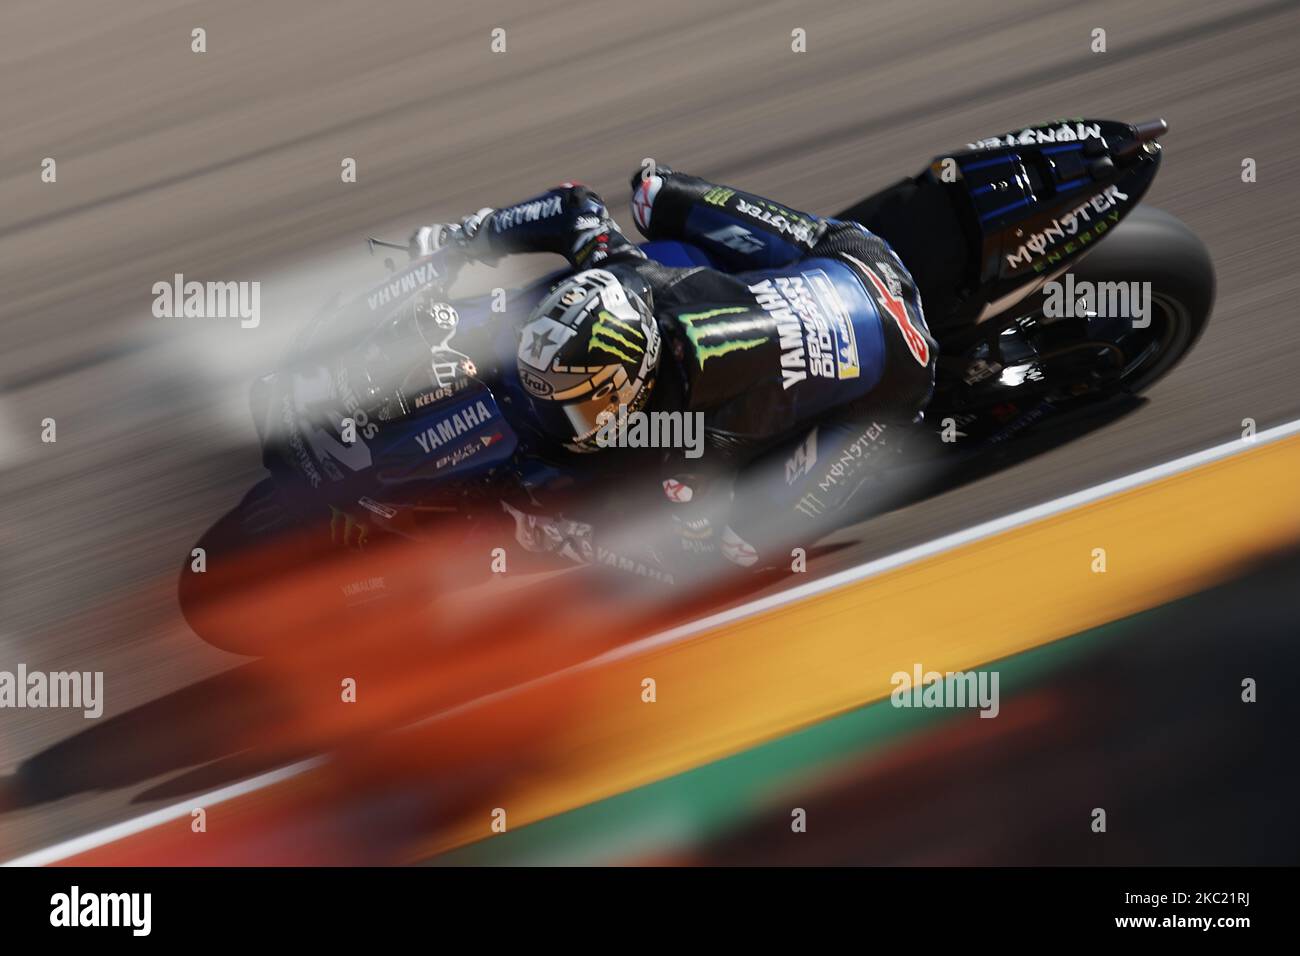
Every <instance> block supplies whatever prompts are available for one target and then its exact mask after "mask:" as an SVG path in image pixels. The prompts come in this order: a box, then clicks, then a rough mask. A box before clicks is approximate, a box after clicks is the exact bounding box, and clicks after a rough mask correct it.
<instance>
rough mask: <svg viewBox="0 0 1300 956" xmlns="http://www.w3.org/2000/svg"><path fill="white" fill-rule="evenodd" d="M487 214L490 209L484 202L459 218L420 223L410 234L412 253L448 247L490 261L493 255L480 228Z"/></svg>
mask: <svg viewBox="0 0 1300 956" xmlns="http://www.w3.org/2000/svg"><path fill="white" fill-rule="evenodd" d="M490 215H492V209H491V208H489V207H486V206H485V207H484V208H482V209H480V210H479V211H478V212H476V213H473V214H472V215H469V216H466V217H465V218H463V219H462V220H461V221H460V222H437V223H434V224H433V225H431V226H421V227H420V228H419V229H417V230H415V232H414V233H412V234H411V242H410V247H411V255H412V257H419V256H429V255H433V253H435V252H438V251H440V250H442V249H447V248H451V249H453V250H455V251H456V252H458V253H460V254H461V255H462V256H464V257H465V258H466V259H476V260H479V261H482V262H488V261H492V260H493V259H495V257H494V256H493V255H492V253H491V252H490V250H489V249H488V245H487V236H486V234H485V233H483V232H482V229H481V227H482V225H483V223H484V222H485V221H486V220H487V217H488V216H490Z"/></svg>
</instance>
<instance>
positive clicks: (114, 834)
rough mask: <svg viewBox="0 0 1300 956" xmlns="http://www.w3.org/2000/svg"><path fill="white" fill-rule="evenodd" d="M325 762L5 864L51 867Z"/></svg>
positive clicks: (253, 780) (293, 767) (307, 763)
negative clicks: (199, 808) (196, 809)
mask: <svg viewBox="0 0 1300 956" xmlns="http://www.w3.org/2000/svg"><path fill="white" fill-rule="evenodd" d="M324 762H325V761H324V760H323V759H322V758H321V757H312V758H310V759H308V760H300V761H298V762H297V763H295V764H290V765H289V766H287V767H281V768H279V769H278V770H270V771H268V772H266V773H263V774H258V775H257V776H256V777H249V778H248V779H247V780H241V781H239V783H232V784H230V785H229V786H226V787H222V788H220V789H219V790H213V791H212V792H211V793H203V794H199V795H197V796H194V797H191V798H190V799H188V800H186V801H185V802H184V803H175V804H172V805H171V806H170V807H163V808H162V809H161V810H154V811H152V812H151V813H146V814H144V815H143V816H139V817H133V818H131V819H130V820H123V821H122V822H121V823H114V824H113V825H111V826H107V827H104V828H103V829H102V830H96V831H94V832H93V833H87V834H85V835H84V836H79V837H73V838H72V839H71V840H64V841H63V842H62V843H56V844H54V846H50V847H46V848H45V849H44V850H37V851H36V852H34V853H28V854H27V855H26V856H20V857H18V858H17V859H14V860H10V861H9V862H8V863H5V864H4V866H48V865H49V864H51V863H57V862H58V861H59V860H64V859H67V858H68V857H72V856H77V855H79V854H81V853H85V852H87V851H89V850H94V849H97V848H99V847H101V846H105V845H107V844H109V843H116V842H117V841H118V840H123V839H125V838H126V837H129V836H134V835H135V834H137V833H141V832H143V831H145V830H148V829H151V828H153V827H156V826H160V825H162V824H164V823H170V822H172V821H173V820H179V819H181V818H182V817H188V816H189V815H190V814H191V813H192V812H193V811H194V808H195V807H203V808H204V809H206V808H208V807H211V806H214V805H215V804H218V803H224V802H225V801H227V800H233V799H235V798H236V797H242V796H244V795H245V794H248V793H253V792H254V791H257V790H263V789H265V788H266V787H270V786H273V785H275V784H277V783H282V782H284V781H285V780H288V779H290V778H291V777H296V776H298V775H299V774H300V773H305V772H306V771H308V770H311V769H313V768H315V767H318V766H320V765H321V764H323V763H324Z"/></svg>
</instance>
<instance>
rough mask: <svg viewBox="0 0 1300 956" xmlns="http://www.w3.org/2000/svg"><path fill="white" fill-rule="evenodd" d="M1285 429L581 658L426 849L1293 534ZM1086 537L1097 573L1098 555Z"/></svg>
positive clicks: (751, 736) (712, 752) (1187, 579)
mask: <svg viewBox="0 0 1300 956" xmlns="http://www.w3.org/2000/svg"><path fill="white" fill-rule="evenodd" d="M1294 432H1295V429H1292V430H1291V431H1290V432H1288V433H1287V435H1286V437H1282V438H1279V439H1277V440H1273V441H1270V442H1267V443H1264V444H1261V445H1259V446H1257V447H1249V446H1243V447H1241V448H1239V449H1237V450H1236V451H1235V453H1233V454H1230V455H1226V456H1220V457H1217V458H1216V457H1215V456H1214V455H1212V454H1211V453H1204V454H1205V455H1206V456H1207V459H1208V460H1206V461H1205V463H1202V464H1198V465H1196V466H1195V467H1191V468H1190V469H1187V470H1174V471H1173V473H1170V474H1167V475H1165V476H1163V477H1157V478H1155V479H1154V480H1151V481H1149V482H1143V483H1137V484H1134V485H1133V486H1132V487H1127V488H1124V489H1123V490H1119V491H1117V492H1115V493H1113V494H1108V495H1105V496H1101V497H1098V498H1096V499H1095V500H1089V501H1087V502H1086V503H1083V504H1080V505H1078V506H1075V507H1069V508H1068V509H1066V510H1061V511H1059V512H1057V513H1052V514H1050V515H1048V516H1045V517H1042V518H1040V519H1038V520H1032V521H1029V522H1027V523H1022V524H1019V525H1017V526H1013V527H1009V528H1008V529H1006V530H1003V531H1000V532H998V533H995V534H992V535H990V536H987V537H977V538H976V539H975V540H971V541H969V542H968V543H965V544H961V545H959V546H957V547H955V548H952V549H949V550H945V551H942V553H939V554H936V555H934V556H932V557H929V558H922V559H919V560H916V561H914V562H911V563H906V564H903V565H902V566H899V567H896V568H894V569H892V570H888V571H885V572H884V573H881V574H878V575H875V576H870V577H866V578H864V579H861V580H858V581H856V582H852V583H848V584H844V585H841V586H839V587H835V588H833V589H830V590H823V591H820V592H819V593H816V594H813V595H812V596H809V597H807V598H805V599H803V600H801V601H798V602H795V603H783V604H778V605H777V606H774V607H770V608H768V609H766V610H762V611H761V612H759V613H757V614H753V615H750V616H747V617H743V618H741V619H738V620H731V621H724V622H722V623H719V624H717V625H716V626H714V627H711V628H709V629H706V630H703V631H702V632H700V633H697V634H692V635H689V636H686V637H683V638H680V639H677V640H673V641H670V642H665V643H662V644H659V645H654V644H652V645H651V646H650V647H648V648H644V649H643V650H641V651H640V652H638V653H633V654H629V655H614V656H613V657H612V658H611V659H607V660H605V661H604V662H602V663H600V664H599V665H598V666H597V667H596V669H595V671H594V672H591V673H588V675H587V677H588V683H587V684H585V685H584V686H583V688H582V691H581V692H582V693H584V694H586V695H588V696H586V697H585V698H584V704H583V707H582V708H581V711H582V713H583V714H585V715H586V716H587V717H588V718H589V719H588V720H587V721H585V722H574V723H573V724H572V725H571V726H568V727H567V728H566V729H564V730H563V731H562V732H561V733H560V734H558V735H557V736H554V737H552V738H550V739H549V741H548V745H547V746H546V749H545V752H544V754H542V755H540V756H539V757H538V758H537V759H534V760H532V761H530V764H531V765H532V768H533V769H532V770H531V771H530V775H529V777H528V779H527V780H526V781H525V782H523V783H521V784H520V785H519V786H518V787H517V788H516V789H515V790H514V791H513V792H511V793H508V794H502V793H497V794H495V795H494V798H493V800H494V802H492V803H491V804H490V806H486V807H484V809H483V812H482V814H475V815H473V819H470V820H466V821H465V823H464V825H460V826H454V827H452V828H450V829H449V830H448V831H447V832H445V833H443V834H441V835H440V836H439V837H438V838H437V839H435V840H434V841H433V842H432V843H430V844H429V845H427V846H426V847H425V848H424V849H425V850H426V851H427V852H428V854H430V855H432V854H434V853H437V852H442V851H445V850H447V849H451V848H453V847H455V846H459V845H463V844H465V843H468V842H472V841H474V840H477V839H481V838H483V837H485V836H488V835H489V834H488V833H486V832H485V825H484V821H485V820H487V819H488V814H489V813H490V810H491V807H495V806H500V807H502V808H506V809H507V810H508V814H509V821H510V824H511V826H512V828H513V827H515V826H518V825H521V824H525V823H529V822H533V821H536V820H541V819H544V818H546V817H550V816H554V815H556V814H558V813H562V812H564V811H566V810H570V809H574V808H576V807H579V806H583V805H585V804H588V803H592V802H594V801H597V800H601V799H604V798H606V797H610V796H613V795H615V794H618V793H621V792H624V791H627V790H630V789H633V788H635V787H638V786H643V785H645V784H648V783H652V782H654V781H656V780H660V779H662V778H664V777H667V776H671V775H675V774H678V773H682V772H684V771H686V770H689V769H691V768H693V767H697V766H700V765H702V764H705V763H709V762H712V761H714V760H718V759H720V758H722V757H725V756H728V755H731V754H734V753H737V752H739V751H742V750H745V749H748V748H750V747H753V746H755V745H757V744H760V743H762V742H763V741H765V740H770V739H772V738H775V737H778V736H783V735H786V734H789V733H791V732H792V731H795V730H797V729H799V728H801V727H804V726H806V725H808V724H811V723H813V722H815V721H820V720H824V719H826V718H828V717H831V716H833V715H835V714H838V713H842V712H844V711H847V710H850V709H853V708H856V707H860V706H862V705H864V704H866V703H869V702H871V701H874V700H879V699H882V698H884V697H887V696H888V695H889V692H890V690H891V689H892V687H891V684H890V677H891V675H892V674H893V673H895V672H896V671H907V672H909V673H910V672H911V671H912V669H913V665H914V664H916V663H920V664H921V665H922V667H923V669H925V670H937V671H949V670H953V671H955V670H969V669H972V668H975V667H977V666H979V665H981V664H985V663H987V662H990V661H994V660H998V659H1000V658H1004V657H1007V656H1009V655H1012V654H1016V653H1018V652H1020V651H1024V650H1028V649H1030V648H1033V647H1037V646H1040V645H1042V644H1046V643H1048V642H1050V641H1053V640H1057V639H1059V638H1062V637H1066V636H1069V635H1071V634H1075V633H1078V632H1080V631H1084V630H1087V629H1089V628H1093V627H1096V626H1099V625H1102V624H1106V623H1108V622H1111V621H1115V620H1118V619H1120V618H1123V617H1127V616H1129V615H1131V614H1135V613H1137V612H1140V611H1143V610H1147V609H1149V608H1152V607H1154V606H1157V605H1160V604H1163V603H1166V602H1168V601H1171V600H1174V599H1176V598H1179V597H1182V596H1185V595H1187V594H1191V593H1194V592H1196V591H1198V590H1202V589H1204V588H1206V587H1208V586H1211V585H1213V584H1215V583H1216V582H1219V581H1222V580H1225V579H1227V578H1228V577H1230V576H1231V575H1232V573H1233V572H1234V571H1235V570H1236V569H1238V568H1239V567H1241V566H1242V565H1243V564H1244V563H1246V562H1249V561H1250V560H1252V559H1254V558H1257V557H1260V556H1263V555H1266V554H1268V553H1269V552H1271V551H1273V550H1276V549H1277V548H1279V547H1282V546H1285V545H1287V544H1289V543H1291V542H1294V541H1296V540H1300V506H1298V505H1297V500H1296V488H1297V476H1298V475H1300V436H1297V435H1296V434H1294ZM1261 437H1262V436H1261ZM1225 447H1227V446H1225ZM1193 457H1195V456H1193ZM1153 471H1155V470H1153ZM1031 510H1032V509H1031ZM1098 548H1100V549H1104V550H1105V560H1106V570H1105V572H1104V573H1095V572H1094V571H1093V564H1094V560H1095V559H1094V549H1098ZM644 678H653V679H654V680H655V682H656V685H657V701H656V702H655V703H653V704H650V703H644V702H643V701H642V699H641V686H642V685H641V682H642V680H643V679H644ZM545 692H546V688H545V687H537V688H534V689H532V690H531V691H525V693H545Z"/></svg>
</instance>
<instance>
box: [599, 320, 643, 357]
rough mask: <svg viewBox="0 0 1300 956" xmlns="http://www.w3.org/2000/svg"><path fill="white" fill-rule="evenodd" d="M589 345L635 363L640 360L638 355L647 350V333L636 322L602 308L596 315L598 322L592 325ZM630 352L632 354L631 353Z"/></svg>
mask: <svg viewBox="0 0 1300 956" xmlns="http://www.w3.org/2000/svg"><path fill="white" fill-rule="evenodd" d="M635 339H640V340H641V341H639V342H637V341H635ZM587 347H588V348H589V349H591V350H593V351H594V350H595V349H600V350H601V351H603V352H608V353H609V354H610V355H614V356H617V357H618V358H620V359H622V360H623V361H624V362H632V363H634V364H635V363H636V362H637V361H638V359H637V358H636V356H637V355H640V354H641V353H642V352H644V351H645V333H644V332H642V331H641V330H640V329H639V328H637V326H636V323H634V322H630V321H628V320H627V319H620V318H619V317H618V316H616V315H614V314H613V313H612V312H608V311H606V310H605V309H601V310H600V312H599V313H597V315H596V324H595V325H593V326H592V327H591V338H590V339H589V340H588V342H587ZM624 350H626V351H624ZM629 352H630V353H632V354H630V355H629V354H628V353H629Z"/></svg>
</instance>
